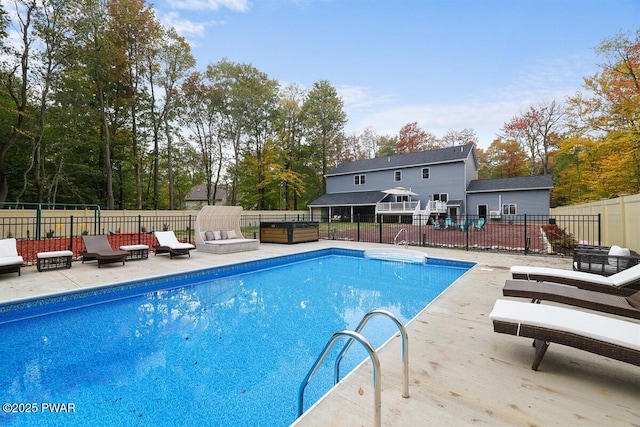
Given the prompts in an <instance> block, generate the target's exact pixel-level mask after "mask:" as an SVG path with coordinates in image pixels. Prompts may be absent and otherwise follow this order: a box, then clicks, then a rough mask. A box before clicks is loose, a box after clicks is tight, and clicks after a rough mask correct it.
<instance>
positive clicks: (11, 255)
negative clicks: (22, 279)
mask: <svg viewBox="0 0 640 427" xmlns="http://www.w3.org/2000/svg"><path fill="white" fill-rule="evenodd" d="M23 263H24V260H23V259H22V257H21V256H20V255H18V242H17V241H16V239H14V238H9V239H0V273H18V276H20V268H21V267H22V264H23Z"/></svg>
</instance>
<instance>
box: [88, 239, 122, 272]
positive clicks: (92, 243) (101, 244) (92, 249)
mask: <svg viewBox="0 0 640 427" xmlns="http://www.w3.org/2000/svg"><path fill="white" fill-rule="evenodd" d="M82 242H83V243H84V247H85V251H84V252H81V255H82V263H83V264H84V262H85V261H98V268H100V267H101V266H102V265H103V264H114V263H119V262H121V263H122V265H124V262H125V260H126V259H127V256H128V255H129V252H127V251H121V250H113V248H112V247H111V244H110V243H109V239H107V236H105V235H98V236H82Z"/></svg>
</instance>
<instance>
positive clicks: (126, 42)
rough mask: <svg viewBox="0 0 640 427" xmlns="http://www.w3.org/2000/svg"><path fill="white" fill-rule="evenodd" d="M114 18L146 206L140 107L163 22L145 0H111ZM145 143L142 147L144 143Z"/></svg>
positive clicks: (138, 197)
mask: <svg viewBox="0 0 640 427" xmlns="http://www.w3.org/2000/svg"><path fill="white" fill-rule="evenodd" d="M106 6H107V10H108V12H109V15H110V17H111V19H110V21H109V22H110V24H111V28H110V30H111V31H110V40H109V41H110V43H111V44H112V45H113V47H114V50H115V52H116V53H117V55H118V58H119V59H120V60H121V61H122V68H121V69H120V71H121V72H122V76H121V77H122V79H123V80H124V82H126V86H125V91H124V92H125V93H124V94H123V95H124V98H125V99H126V103H127V105H128V107H129V120H130V121H131V122H130V126H131V128H130V132H129V133H130V136H131V147H132V154H133V159H132V160H133V167H134V178H135V182H136V205H137V208H138V209H142V153H143V152H144V145H142V144H143V141H144V140H143V138H141V137H140V132H139V130H138V110H139V108H140V104H141V98H142V97H141V94H142V92H143V88H142V87H141V85H142V82H143V78H144V75H145V73H148V72H149V70H148V69H146V68H145V63H146V58H147V57H148V55H150V54H151V55H155V54H156V50H155V49H154V46H157V40H158V39H159V37H160V24H159V23H158V21H157V20H156V18H155V15H154V13H153V10H152V9H151V8H150V7H149V6H148V5H146V4H145V0H108V1H107V4H106ZM141 145H142V146H141Z"/></svg>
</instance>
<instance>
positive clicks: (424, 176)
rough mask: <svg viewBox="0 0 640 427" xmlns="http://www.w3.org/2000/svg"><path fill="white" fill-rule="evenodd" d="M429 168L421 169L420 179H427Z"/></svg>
mask: <svg viewBox="0 0 640 427" xmlns="http://www.w3.org/2000/svg"><path fill="white" fill-rule="evenodd" d="M429 172H430V171H429V168H422V179H429Z"/></svg>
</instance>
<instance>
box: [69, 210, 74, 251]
mask: <svg viewBox="0 0 640 427" xmlns="http://www.w3.org/2000/svg"><path fill="white" fill-rule="evenodd" d="M69 225H70V226H69V228H70V230H71V231H70V233H71V234H70V235H69V250H70V251H71V252H73V215H71V218H69Z"/></svg>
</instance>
